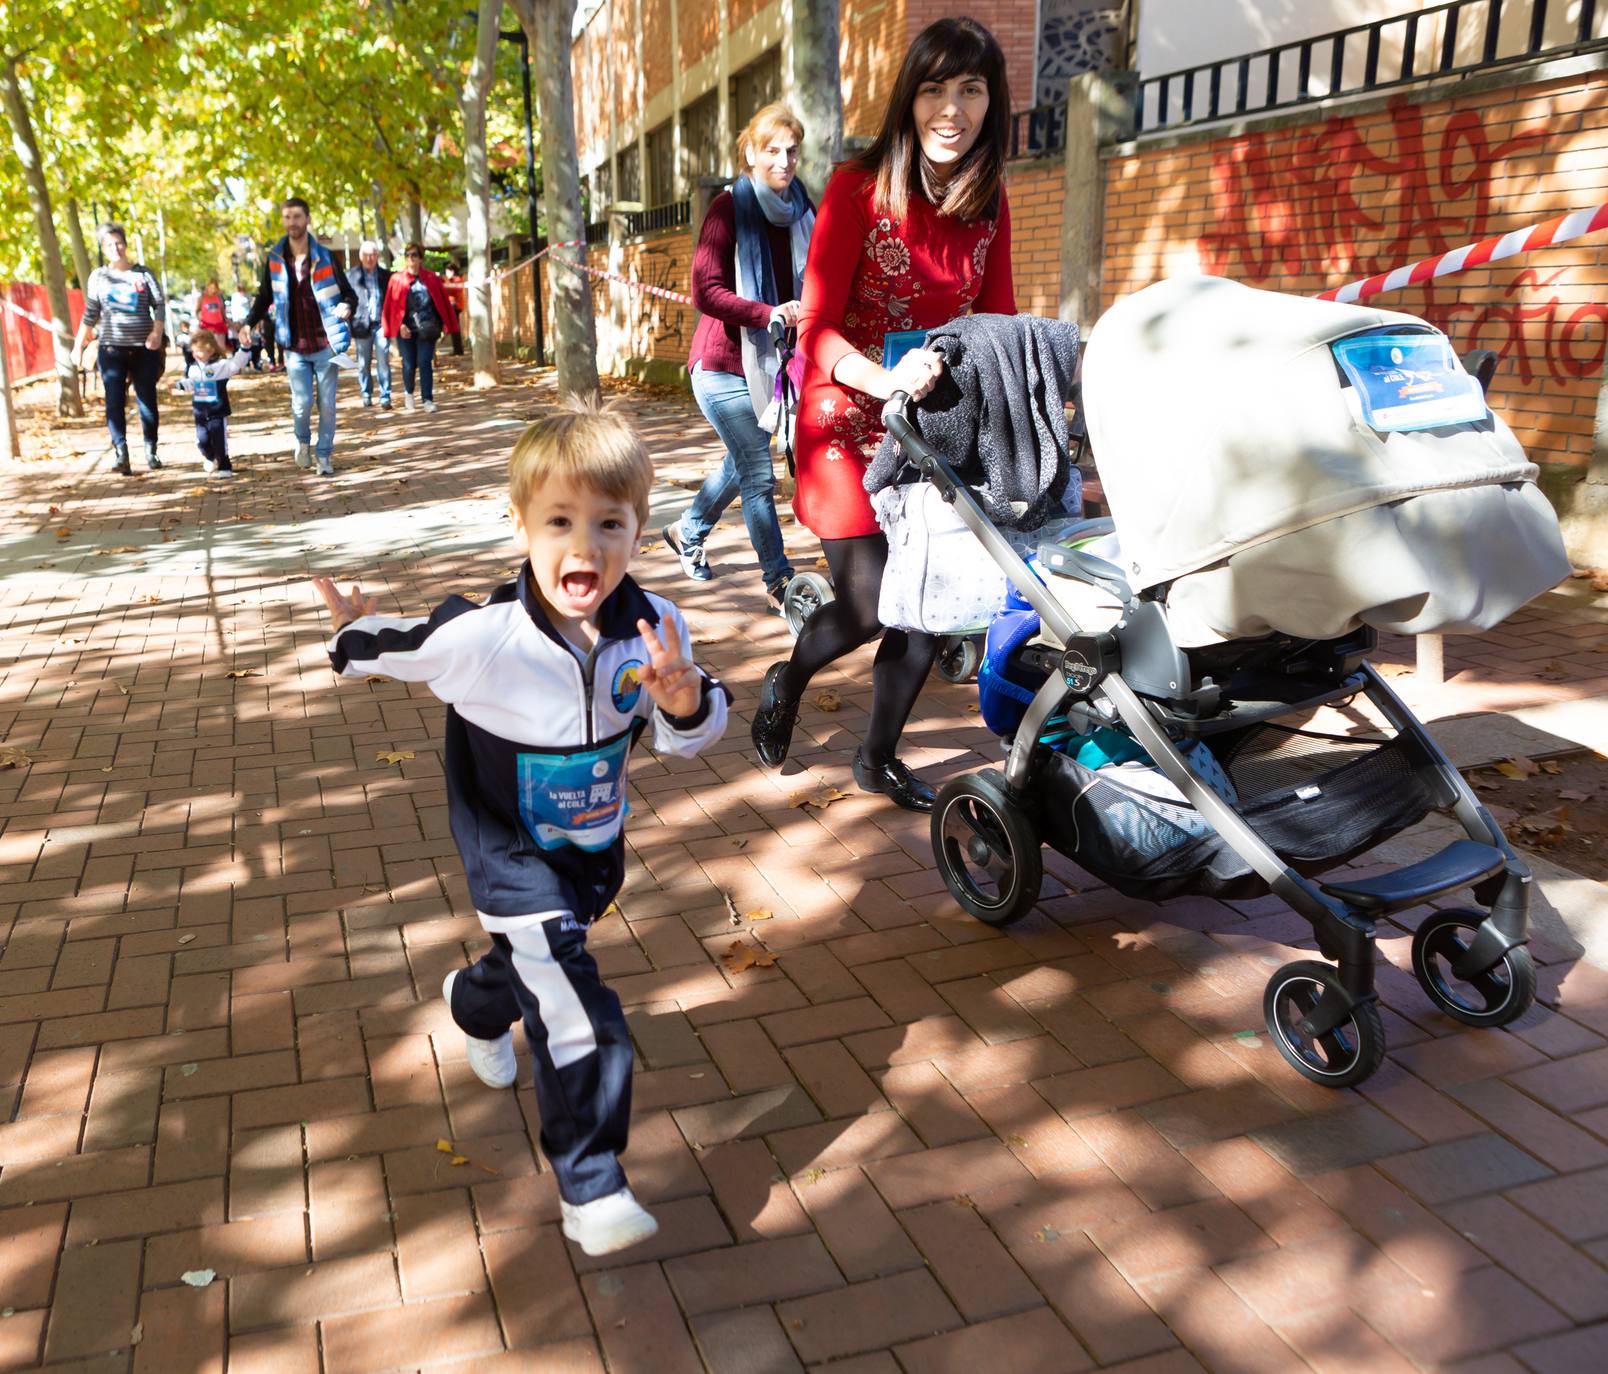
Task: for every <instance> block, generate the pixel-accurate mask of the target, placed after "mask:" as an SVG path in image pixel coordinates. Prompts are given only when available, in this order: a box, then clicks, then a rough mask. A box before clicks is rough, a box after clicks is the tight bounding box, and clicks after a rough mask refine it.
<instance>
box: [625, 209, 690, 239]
mask: <svg viewBox="0 0 1608 1374" xmlns="http://www.w3.org/2000/svg"><path fill="white" fill-rule="evenodd" d="M691 223H692V202H691V201H690V200H672V201H669V202H668V203H666V204H664V205H655V206H652V207H651V208H650V209H647V210H633V211H631V212H630V213H629V214H627V215H626V217H625V232H626V236H627V237H628V238H634V237H636V236H637V235H638V234H653V233H657V232H658V231H659V230H661V229H684V228H686V227H687V225H689V224H691Z"/></svg>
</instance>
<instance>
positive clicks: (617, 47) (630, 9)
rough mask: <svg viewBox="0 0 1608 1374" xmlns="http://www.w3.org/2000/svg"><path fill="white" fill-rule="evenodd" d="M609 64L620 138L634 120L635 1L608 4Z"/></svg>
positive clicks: (625, 0)
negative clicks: (609, 20) (611, 70)
mask: <svg viewBox="0 0 1608 1374" xmlns="http://www.w3.org/2000/svg"><path fill="white" fill-rule="evenodd" d="M604 8H605V9H607V10H610V11H612V14H613V18H612V20H611V22H610V26H609V61H610V63H611V65H612V66H613V68H614V122H615V125H616V127H617V128H618V129H619V130H620V131H621V137H624V131H625V128H626V126H627V125H628V124H629V123H630V122H631V120H633V119H635V118H636V88H637V58H636V0H610V3H609V4H608V5H606V6H605V7H604Z"/></svg>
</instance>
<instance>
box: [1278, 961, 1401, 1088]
mask: <svg viewBox="0 0 1608 1374" xmlns="http://www.w3.org/2000/svg"><path fill="white" fill-rule="evenodd" d="M1330 995H1332V996H1334V997H1344V998H1346V999H1347V1000H1349V999H1350V994H1348V993H1347V992H1346V991H1345V988H1344V986H1343V985H1342V983H1341V981H1340V974H1339V973H1338V972H1337V971H1336V970H1335V969H1334V968H1332V967H1331V966H1330V965H1328V964H1324V963H1319V962H1318V961H1317V960H1316V959H1302V960H1299V961H1297V962H1296V963H1293V964H1286V965H1285V966H1284V967H1283V968H1281V969H1280V970H1279V971H1278V972H1277V973H1275V974H1274V975H1273V976H1272V977H1271V978H1269V979H1268V981H1267V991H1266V992H1265V993H1263V994H1262V1019H1263V1020H1264V1021H1266V1022H1267V1033H1268V1034H1269V1035H1270V1036H1272V1037H1273V1043H1274V1044H1275V1045H1276V1046H1277V1047H1278V1051H1279V1053H1280V1054H1282V1055H1283V1056H1284V1058H1285V1060H1286V1061H1287V1062H1288V1063H1289V1065H1290V1067H1291V1068H1293V1069H1294V1070H1295V1071H1296V1072H1297V1073H1298V1074H1300V1075H1301V1076H1302V1077H1303V1078H1307V1079H1310V1080H1311V1081H1312V1082H1314V1083H1317V1084H1319V1085H1320V1086H1321V1087H1325V1088H1349V1087H1351V1086H1352V1085H1354V1084H1357V1083H1361V1082H1362V1081H1363V1079H1365V1078H1367V1077H1368V1076H1369V1075H1370V1074H1372V1073H1373V1071H1374V1070H1375V1069H1377V1068H1378V1067H1379V1066H1380V1065H1381V1064H1382V1063H1384V1059H1385V1023H1384V1021H1383V1020H1382V1019H1381V1018H1380V1015H1379V1008H1378V1007H1377V1006H1375V1005H1374V1003H1373V1002H1371V1001H1367V1002H1356V1003H1353V1004H1352V1006H1351V1007H1350V1008H1349V1009H1348V1010H1347V1011H1346V1012H1345V1013H1344V1016H1345V1019H1344V1020H1342V1021H1340V1022H1339V1024H1338V1025H1335V1026H1332V1027H1330V1028H1328V1029H1326V1030H1325V1029H1313V1028H1312V1027H1311V1026H1310V1025H1309V1024H1308V1018H1309V1017H1311V1016H1312V1015H1313V1013H1314V1012H1315V1011H1317V1008H1318V1004H1319V1003H1320V1002H1322V1001H1323V1000H1324V998H1325V997H1326V996H1330ZM1320 1015H1321V1014H1320Z"/></svg>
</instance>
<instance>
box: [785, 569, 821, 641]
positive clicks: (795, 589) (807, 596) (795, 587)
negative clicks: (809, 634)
mask: <svg viewBox="0 0 1608 1374" xmlns="http://www.w3.org/2000/svg"><path fill="white" fill-rule="evenodd" d="M831 599H832V584H831V583H830V582H828V581H827V580H826V578H824V577H822V576H821V574H820V573H814V572H801V573H795V574H794V575H793V580H792V581H791V582H789V583H788V584H787V591H786V593H785V594H784V595H783V598H782V614H783V615H784V616H785V617H786V619H787V628H788V629H789V630H791V631H792V632H793V638H794V639H797V638H798V632H799V631H800V630H802V629H803V628H804V622H805V621H806V620H808V619H809V618H810V617H811V616H812V615H814V614H815V613H816V611H818V610H820V609H821V607H822V606H824V605H826V603H827V602H828V601H830V600H831Z"/></svg>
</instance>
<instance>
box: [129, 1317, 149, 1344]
mask: <svg viewBox="0 0 1608 1374" xmlns="http://www.w3.org/2000/svg"><path fill="white" fill-rule="evenodd" d="M144 1339H145V1323H144V1322H135V1323H134V1329H133V1330H132V1331H130V1332H129V1333H128V1343H129V1344H130V1345H138V1344H139V1343H140V1342H141V1341H143V1340H144Z"/></svg>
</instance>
